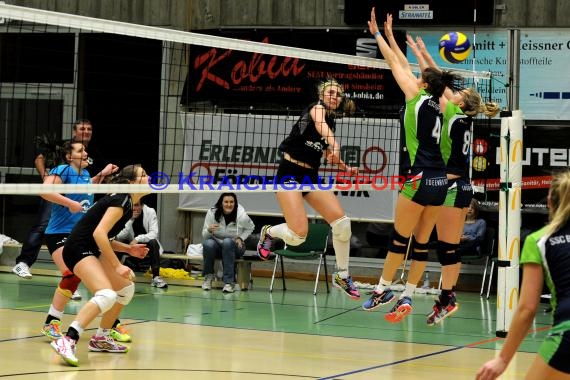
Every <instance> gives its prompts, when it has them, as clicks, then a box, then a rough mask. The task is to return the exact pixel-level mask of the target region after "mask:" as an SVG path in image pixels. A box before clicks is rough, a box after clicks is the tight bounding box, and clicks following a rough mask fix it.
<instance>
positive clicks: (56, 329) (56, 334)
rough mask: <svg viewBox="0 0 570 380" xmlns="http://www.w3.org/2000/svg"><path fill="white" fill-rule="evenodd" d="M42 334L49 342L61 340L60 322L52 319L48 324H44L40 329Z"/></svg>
mask: <svg viewBox="0 0 570 380" xmlns="http://www.w3.org/2000/svg"><path fill="white" fill-rule="evenodd" d="M42 334H44V335H45V336H47V337H48V338H50V339H51V340H58V339H59V338H61V337H62V335H61V321H58V320H57V319H53V320H52V321H51V322H50V323H46V324H45V325H44V328H43V329H42Z"/></svg>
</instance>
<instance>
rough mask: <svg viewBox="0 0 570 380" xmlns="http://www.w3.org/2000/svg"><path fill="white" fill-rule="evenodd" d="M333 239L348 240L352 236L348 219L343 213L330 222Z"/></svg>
mask: <svg viewBox="0 0 570 380" xmlns="http://www.w3.org/2000/svg"><path fill="white" fill-rule="evenodd" d="M331 227H332V233H333V239H336V240H339V241H349V240H350V237H351V236H352V231H351V229H350V219H349V218H348V217H347V216H346V215H345V216H343V217H342V218H339V219H337V220H335V221H334V222H332V223H331Z"/></svg>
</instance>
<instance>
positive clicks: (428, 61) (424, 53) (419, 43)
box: [408, 36, 453, 109]
mask: <svg viewBox="0 0 570 380" xmlns="http://www.w3.org/2000/svg"><path fill="white" fill-rule="evenodd" d="M408 45H409V43H408ZM414 46H415V47H417V48H418V49H419V52H420V55H421V57H423V59H422V61H423V62H424V64H425V65H426V67H433V68H434V69H439V66H438V65H437V63H435V60H434V59H433V57H432V56H431V54H430V53H429V52H428V50H427V48H426V44H425V43H424V40H423V39H422V38H421V37H420V36H417V37H416V43H415V45H414ZM414 54H415V52H414ZM419 60H420V58H418V62H419ZM421 65H422V64H421V63H420V67H421ZM422 70H424V68H423V67H422ZM452 96H453V91H452V90H451V89H450V88H446V89H445V90H444V91H443V99H440V103H441V107H442V109H445V107H446V105H447V100H449V99H451V97H452Z"/></svg>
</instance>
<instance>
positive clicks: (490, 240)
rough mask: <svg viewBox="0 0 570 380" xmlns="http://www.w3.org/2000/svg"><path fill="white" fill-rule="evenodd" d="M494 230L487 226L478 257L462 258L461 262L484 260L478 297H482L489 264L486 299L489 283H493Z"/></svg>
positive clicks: (489, 288) (489, 287) (489, 289)
mask: <svg viewBox="0 0 570 380" xmlns="http://www.w3.org/2000/svg"><path fill="white" fill-rule="evenodd" d="M495 239H496V238H495V229H494V228H493V227H489V226H487V229H486V230H485V237H484V238H483V241H482V242H481V245H480V246H479V252H480V253H479V255H477V256H462V257H461V261H462V262H473V261H479V260H483V259H485V268H484V270H483V279H482V281H481V291H480V292H479V295H480V296H483V290H484V289H485V281H486V278H487V270H488V269H489V264H491V268H490V269H491V270H490V271H489V283H488V285H487V298H489V292H490V291H491V282H492V281H493V271H494V269H495V261H494V260H493V257H494V255H495Z"/></svg>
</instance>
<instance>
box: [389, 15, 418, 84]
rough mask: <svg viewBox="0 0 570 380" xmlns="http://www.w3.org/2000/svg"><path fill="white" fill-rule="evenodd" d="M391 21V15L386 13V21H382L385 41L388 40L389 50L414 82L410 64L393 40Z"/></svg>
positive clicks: (394, 39) (414, 77)
mask: <svg viewBox="0 0 570 380" xmlns="http://www.w3.org/2000/svg"><path fill="white" fill-rule="evenodd" d="M392 21H393V18H392V15H391V14H390V13H388V14H387V15H386V21H384V34H385V35H386V39H387V40H388V44H389V45H390V48H391V49H392V51H394V53H396V56H397V57H398V60H399V61H400V64H401V65H402V68H403V69H404V70H405V71H406V72H408V74H409V75H410V76H411V77H412V79H414V80H415V79H416V76H415V75H414V73H413V71H412V68H411V66H410V62H409V61H408V58H407V57H406V55H405V54H404V52H402V49H400V46H399V45H398V43H397V42H396V38H394V32H393V30H392Z"/></svg>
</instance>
